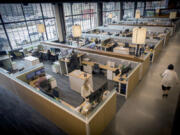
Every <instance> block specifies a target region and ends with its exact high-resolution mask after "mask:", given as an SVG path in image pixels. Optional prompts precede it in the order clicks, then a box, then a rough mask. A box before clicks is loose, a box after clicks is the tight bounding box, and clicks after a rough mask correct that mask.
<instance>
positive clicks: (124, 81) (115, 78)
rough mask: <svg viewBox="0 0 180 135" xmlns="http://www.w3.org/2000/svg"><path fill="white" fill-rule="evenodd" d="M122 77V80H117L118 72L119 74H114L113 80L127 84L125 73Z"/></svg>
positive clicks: (118, 77)
mask: <svg viewBox="0 0 180 135" xmlns="http://www.w3.org/2000/svg"><path fill="white" fill-rule="evenodd" d="M122 78H123V79H124V80H123V81H121V80H119V79H120V74H119V75H117V76H115V77H114V78H113V81H115V82H119V83H122V84H127V81H126V77H125V75H123V76H122Z"/></svg>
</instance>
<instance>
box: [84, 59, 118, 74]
mask: <svg viewBox="0 0 180 135" xmlns="http://www.w3.org/2000/svg"><path fill="white" fill-rule="evenodd" d="M82 64H85V65H89V66H92V67H93V66H94V64H98V63H96V62H93V61H85V60H83V61H82ZM98 65H99V67H100V68H102V69H105V70H111V71H113V72H114V71H116V69H118V68H112V67H109V66H108V65H103V64H98Z"/></svg>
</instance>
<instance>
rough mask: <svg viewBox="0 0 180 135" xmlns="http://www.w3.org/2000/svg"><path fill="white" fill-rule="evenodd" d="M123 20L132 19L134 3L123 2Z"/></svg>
mask: <svg viewBox="0 0 180 135" xmlns="http://www.w3.org/2000/svg"><path fill="white" fill-rule="evenodd" d="M123 10H124V16H123V19H127V18H134V12H135V11H134V2H123Z"/></svg>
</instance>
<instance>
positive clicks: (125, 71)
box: [121, 64, 132, 75]
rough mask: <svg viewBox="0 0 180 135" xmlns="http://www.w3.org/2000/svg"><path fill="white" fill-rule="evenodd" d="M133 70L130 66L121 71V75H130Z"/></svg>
mask: <svg viewBox="0 0 180 135" xmlns="http://www.w3.org/2000/svg"><path fill="white" fill-rule="evenodd" d="M131 69H132V68H131V65H130V64H129V65H128V66H127V67H125V68H123V69H122V70H121V75H124V74H126V73H128V72H129V71H130V70H131Z"/></svg>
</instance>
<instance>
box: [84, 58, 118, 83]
mask: <svg viewBox="0 0 180 135" xmlns="http://www.w3.org/2000/svg"><path fill="white" fill-rule="evenodd" d="M82 64H84V65H87V66H83V69H84V71H86V72H87V73H92V71H93V66H94V64H98V63H96V62H92V61H85V60H83V61H82ZM98 65H99V68H101V69H104V70H107V79H108V80H112V79H113V77H114V76H115V74H114V72H115V71H116V70H117V69H118V68H113V67H110V66H108V65H103V64H98Z"/></svg>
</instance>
